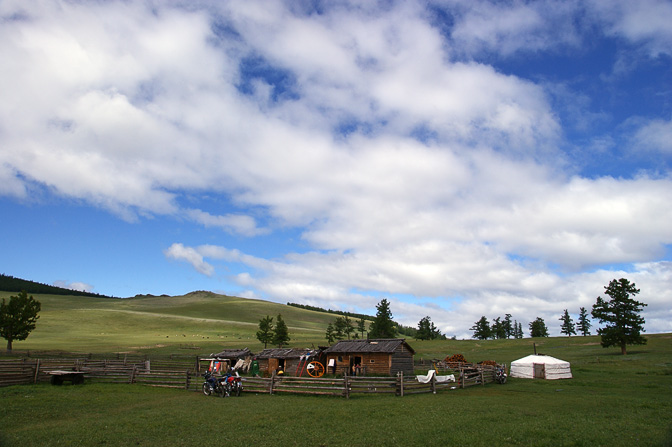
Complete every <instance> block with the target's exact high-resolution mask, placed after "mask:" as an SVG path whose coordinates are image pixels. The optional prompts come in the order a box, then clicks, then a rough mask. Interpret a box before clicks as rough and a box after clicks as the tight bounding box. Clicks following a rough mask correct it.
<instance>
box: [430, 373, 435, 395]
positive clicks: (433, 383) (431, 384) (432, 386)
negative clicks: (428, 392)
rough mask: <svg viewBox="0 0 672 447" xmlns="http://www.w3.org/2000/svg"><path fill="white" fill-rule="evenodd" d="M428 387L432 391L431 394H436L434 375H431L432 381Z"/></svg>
mask: <svg viewBox="0 0 672 447" xmlns="http://www.w3.org/2000/svg"><path fill="white" fill-rule="evenodd" d="M435 371H436V370H435ZM430 387H431V389H432V394H436V373H434V374H433V375H432V381H431V382H430Z"/></svg>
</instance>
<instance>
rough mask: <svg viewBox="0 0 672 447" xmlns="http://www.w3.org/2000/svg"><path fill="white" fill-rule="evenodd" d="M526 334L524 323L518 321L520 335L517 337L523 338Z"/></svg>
mask: <svg viewBox="0 0 672 447" xmlns="http://www.w3.org/2000/svg"><path fill="white" fill-rule="evenodd" d="M524 336H525V334H523V323H518V336H517V338H519V339H520V338H523V337H524Z"/></svg>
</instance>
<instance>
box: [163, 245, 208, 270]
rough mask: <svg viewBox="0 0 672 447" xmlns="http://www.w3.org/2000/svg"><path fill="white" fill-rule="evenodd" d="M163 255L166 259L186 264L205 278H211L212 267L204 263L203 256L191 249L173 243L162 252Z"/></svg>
mask: <svg viewBox="0 0 672 447" xmlns="http://www.w3.org/2000/svg"><path fill="white" fill-rule="evenodd" d="M163 253H164V255H165V256H166V257H167V258H171V259H175V260H177V261H186V262H188V263H189V264H191V265H192V266H193V267H194V269H196V271H197V272H199V273H202V274H204V275H206V276H211V275H212V274H213V273H214V267H213V266H212V265H211V264H209V263H207V262H205V261H204V260H203V255H202V254H201V253H199V252H198V250H196V249H194V248H192V247H185V246H184V245H183V244H178V243H175V244H173V245H171V246H170V247H168V248H167V249H166V250H164V252H163Z"/></svg>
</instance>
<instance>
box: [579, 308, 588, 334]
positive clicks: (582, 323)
mask: <svg viewBox="0 0 672 447" xmlns="http://www.w3.org/2000/svg"><path fill="white" fill-rule="evenodd" d="M590 326H591V324H590V320H589V319H588V311H587V310H586V308H585V307H582V308H581V309H579V320H578V321H577V322H576V330H577V331H578V332H581V335H583V336H584V337H585V336H586V335H590Z"/></svg>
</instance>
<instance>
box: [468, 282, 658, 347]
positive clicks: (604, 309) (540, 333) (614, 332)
mask: <svg viewBox="0 0 672 447" xmlns="http://www.w3.org/2000/svg"><path fill="white" fill-rule="evenodd" d="M604 289H605V294H606V295H608V296H609V299H605V298H602V297H601V296H598V297H597V301H596V303H595V304H594V305H593V308H592V311H591V313H590V315H591V316H592V317H593V318H595V319H597V320H598V321H599V322H600V323H604V324H606V326H605V327H603V328H599V329H598V330H597V334H598V335H600V336H601V338H602V341H601V344H602V346H603V347H605V348H607V347H610V346H618V347H620V348H621V353H622V354H623V355H625V354H627V350H626V346H627V345H643V344H646V338H644V337H642V335H641V332H644V322H645V321H644V318H642V317H641V316H640V315H639V313H640V312H641V311H642V309H643V308H644V307H646V304H644V303H641V302H639V301H636V300H635V299H634V298H633V297H634V296H635V295H637V294H639V292H640V290H639V289H638V288H637V287H636V286H635V284H634V283H631V282H630V281H628V280H627V279H625V278H621V279H618V280H616V279H614V280H612V281H611V282H609V285H608V286H605V287H604ZM559 320H560V322H561V325H560V333H562V334H564V335H567V336H568V337H571V336H572V335H577V334H579V333H580V334H581V335H583V336H587V335H590V328H591V326H592V324H591V322H590V318H589V317H588V310H587V309H586V308H585V307H581V308H580V309H579V317H578V319H577V321H576V322H574V320H573V319H572V317H571V315H570V314H569V311H568V310H567V309H565V310H564V311H563V313H562V314H561V316H560V318H559ZM529 329H530V336H531V337H548V328H547V327H546V323H545V322H544V319H543V318H541V317H537V318H536V319H535V320H534V321H532V322H531V323H530V324H529ZM469 330H471V331H473V332H474V335H473V337H474V338H477V339H479V340H486V339H488V338H511V337H513V338H523V331H522V327H521V325H520V323H518V322H517V321H515V320H514V322H513V325H512V324H511V314H506V316H505V317H504V319H503V320H502V319H501V318H500V317H498V318H495V320H494V321H493V323H492V324H490V322H489V321H488V319H487V318H486V317H485V316H482V317H481V319H480V320H478V321H477V322H475V323H474V325H473V326H472V327H471V328H470V329H469Z"/></svg>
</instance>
